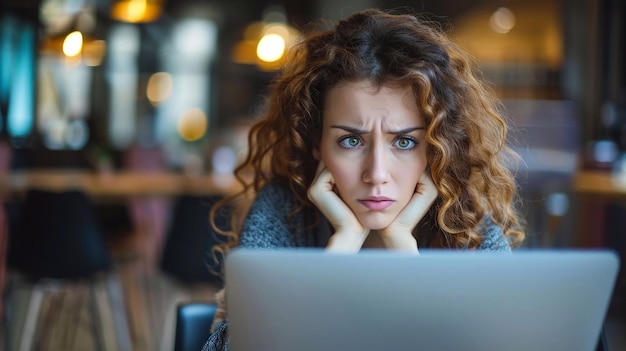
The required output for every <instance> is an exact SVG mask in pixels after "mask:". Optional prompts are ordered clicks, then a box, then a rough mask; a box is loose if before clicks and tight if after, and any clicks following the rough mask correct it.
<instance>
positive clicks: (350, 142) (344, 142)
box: [339, 135, 361, 149]
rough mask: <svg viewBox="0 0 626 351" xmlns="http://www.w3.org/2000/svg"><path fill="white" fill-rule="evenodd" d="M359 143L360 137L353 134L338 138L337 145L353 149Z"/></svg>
mask: <svg viewBox="0 0 626 351" xmlns="http://www.w3.org/2000/svg"><path fill="white" fill-rule="evenodd" d="M360 144H361V139H359V137H356V136H354V135H349V136H346V137H343V138H341V139H340V140H339V146H341V147H343V148H346V149H353V148H355V147H357V146H359V145H360Z"/></svg>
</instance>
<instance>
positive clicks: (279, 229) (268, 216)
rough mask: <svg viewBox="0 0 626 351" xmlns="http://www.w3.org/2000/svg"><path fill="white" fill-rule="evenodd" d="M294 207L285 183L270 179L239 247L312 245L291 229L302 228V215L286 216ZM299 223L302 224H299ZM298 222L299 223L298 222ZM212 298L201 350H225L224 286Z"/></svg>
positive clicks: (309, 239) (250, 214)
mask: <svg viewBox="0 0 626 351" xmlns="http://www.w3.org/2000/svg"><path fill="white" fill-rule="evenodd" d="M293 208H294V202H293V197H292V195H291V191H290V190H289V188H288V186H287V184H286V183H281V182H280V181H272V182H270V183H268V184H267V185H265V186H264V187H263V188H262V189H261V191H259V193H258V194H257V196H256V198H255V200H254V202H253V204H252V206H251V208H250V211H249V212H248V215H247V216H246V220H245V221H244V224H243V227H242V230H241V233H240V235H239V243H238V246H239V247H246V248H280V247H301V246H314V238H313V237H312V235H311V234H310V233H308V232H304V233H303V235H296V233H294V228H297V227H302V224H303V223H304V220H303V214H302V213H298V214H297V215H295V216H292V217H289V214H290V213H291V211H292V210H293ZM298 222H302V223H298ZM298 224H300V225H298ZM215 299H216V302H217V305H218V310H217V313H216V315H215V318H214V320H213V326H212V327H211V335H210V337H209V339H208V340H207V342H206V344H205V345H204V347H203V349H202V351H228V349H229V346H228V320H227V318H226V317H227V311H226V300H225V289H222V290H220V291H219V292H218V293H217V294H216V295H215Z"/></svg>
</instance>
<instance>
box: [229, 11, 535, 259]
mask: <svg viewBox="0 0 626 351" xmlns="http://www.w3.org/2000/svg"><path fill="white" fill-rule="evenodd" d="M476 67H477V65H476V64H475V62H474V61H473V59H472V58H471V57H470V56H469V55H468V54H467V53H465V52H464V51H463V50H461V49H459V48H458V47H457V46H456V45H455V44H454V43H452V42H451V41H450V40H449V39H448V38H447V36H446V35H445V33H444V32H443V31H442V30H441V29H440V28H439V27H438V26H436V25H433V24H432V23H430V22H428V21H425V20H423V19H421V18H420V17H419V16H417V15H414V14H399V13H392V12H384V11H381V10H377V9H368V10H364V11H361V12H357V13H355V14H353V15H351V16H349V17H347V18H346V19H345V20H341V21H339V22H338V23H336V24H335V26H334V27H331V28H326V29H317V30H315V31H312V32H310V33H308V34H307V35H306V36H305V37H304V39H303V40H302V41H301V42H300V43H298V44H297V45H296V46H295V47H294V48H293V50H292V51H291V52H290V55H289V57H288V59H287V60H286V64H285V66H284V67H283V68H282V71H281V73H280V75H279V76H278V77H277V78H276V79H275V80H274V81H273V83H272V85H271V93H270V95H269V99H268V104H267V106H266V111H265V114H264V118H262V119H261V120H259V121H258V122H257V123H256V124H255V125H254V126H253V127H252V128H251V130H250V134H249V152H248V155H247V158H246V160H245V162H244V163H243V164H242V165H240V166H239V167H238V168H237V170H236V172H235V174H236V176H237V179H238V180H239V181H240V182H241V183H242V184H243V186H244V190H243V191H242V192H241V193H239V194H236V195H235V196H234V197H237V196H241V195H243V194H246V193H248V192H249V191H250V190H252V191H258V190H259V189H260V188H261V187H263V185H265V184H266V183H267V182H268V181H269V180H271V179H272V178H274V177H281V178H284V179H286V180H287V181H288V183H289V186H290V189H291V191H292V192H293V195H294V197H295V199H296V203H297V204H299V206H298V208H297V209H296V211H302V210H303V209H304V208H307V207H312V206H313V204H312V203H311V202H310V201H309V200H308V199H307V189H308V187H309V186H310V184H311V183H312V181H313V179H314V176H315V170H316V167H317V161H316V160H315V159H314V157H313V149H314V147H315V146H316V145H318V144H319V140H320V138H321V127H322V112H321V111H322V106H323V104H324V96H325V94H326V92H327V91H328V90H329V89H330V88H332V87H334V86H336V85H338V84H339V83H341V82H356V81H369V82H371V83H372V84H374V85H375V86H378V87H381V86H399V87H407V88H409V89H411V91H412V93H413V96H414V97H415V103H416V104H417V106H418V108H419V110H420V112H421V113H422V115H423V116H424V120H425V122H426V128H427V129H426V141H427V161H428V165H429V168H428V169H429V170H430V172H431V176H432V179H433V181H434V183H435V186H436V187H437V189H438V191H439V198H438V200H437V201H436V203H435V204H434V205H433V207H432V208H431V211H430V212H429V216H431V218H432V221H433V222H435V223H436V224H434V225H431V227H435V232H436V233H435V234H436V235H434V236H433V237H432V240H430V244H431V246H435V247H468V248H476V247H478V246H479V245H480V243H481V236H480V234H479V229H480V224H481V222H482V221H483V218H484V217H485V216H486V215H488V216H489V217H490V218H491V219H492V221H493V222H495V223H496V224H498V225H500V226H501V227H502V228H503V231H504V235H505V236H506V237H508V239H509V241H510V243H511V245H517V244H519V243H520V242H521V241H522V240H523V238H524V233H523V232H522V230H521V219H520V218H519V216H518V214H517V212H516V206H515V205H516V201H517V184H516V181H515V178H514V176H513V174H512V172H511V171H510V169H509V167H508V166H510V164H511V163H510V161H511V160H515V159H516V156H517V155H516V154H515V153H514V152H513V151H512V150H511V149H510V148H509V147H507V145H506V137H507V130H508V127H507V123H506V120H505V118H504V116H503V115H502V114H501V113H500V107H501V106H500V103H499V101H498V100H497V99H496V97H495V94H494V93H493V92H492V91H491V90H490V89H489V88H488V87H487V86H486V85H485V84H484V83H482V82H481V81H480V80H479V79H478V78H477V77H478V75H477V72H478V71H477V68H476ZM232 199H233V197H231V198H227V199H225V202H228V201H231V200H232ZM226 234H227V235H229V237H230V244H231V245H234V244H236V242H237V232H236V230H234V231H232V232H228V233H226Z"/></svg>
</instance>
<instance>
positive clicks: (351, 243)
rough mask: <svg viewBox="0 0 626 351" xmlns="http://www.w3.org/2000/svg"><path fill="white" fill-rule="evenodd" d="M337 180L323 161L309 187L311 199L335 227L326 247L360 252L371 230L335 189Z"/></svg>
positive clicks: (334, 249)
mask: <svg viewBox="0 0 626 351" xmlns="http://www.w3.org/2000/svg"><path fill="white" fill-rule="evenodd" d="M334 185H335V181H334V179H333V176H332V174H330V171H328V168H326V165H324V162H323V161H320V163H319V165H318V167H317V174H316V176H315V179H314V180H313V183H312V184H311V186H310V187H309V191H308V197H309V200H311V201H312V202H313V204H315V206H317V208H318V209H319V210H320V211H321V212H322V214H323V215H324V216H325V217H326V219H328V221H329V222H330V224H331V225H332V226H333V228H334V229H335V233H334V234H333V235H332V236H331V237H330V240H329V241H328V245H327V246H326V249H328V250H331V251H343V252H358V251H359V250H360V249H361V246H363V242H364V241H365V239H366V238H367V235H368V233H369V230H368V229H366V228H364V227H363V225H361V223H360V222H359V220H358V219H357V218H356V216H355V215H354V213H353V212H352V210H350V208H349V207H348V205H346V203H345V202H343V200H341V198H340V197H339V196H338V195H337V193H335V191H334Z"/></svg>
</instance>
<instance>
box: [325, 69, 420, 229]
mask: <svg viewBox="0 0 626 351" xmlns="http://www.w3.org/2000/svg"><path fill="white" fill-rule="evenodd" d="M414 101H415V100H414V99H413V98H412V94H411V91H410V89H408V88H389V87H382V88H381V89H379V90H376V89H375V88H374V87H373V86H372V85H371V84H370V83H369V82H366V81H361V82H350V83H343V84H340V85H338V86H336V87H334V88H332V89H330V90H329V91H328V92H327V94H326V99H325V105H324V107H323V111H322V114H323V129H322V138H321V142H320V145H319V157H321V160H322V161H323V162H324V164H325V165H326V167H327V168H328V170H329V171H330V174H331V175H332V176H333V179H334V181H335V187H336V191H337V193H338V195H339V196H340V197H341V199H343V201H344V202H345V203H346V204H347V205H348V206H349V207H350V209H352V212H354V214H355V215H356V217H357V219H358V220H359V222H360V223H361V224H362V225H363V226H364V227H365V228H368V229H371V230H378V229H383V228H386V227H387V226H388V225H389V224H391V222H392V221H393V220H394V219H395V218H396V216H397V215H398V213H399V212H400V211H401V210H402V209H403V208H404V207H405V206H406V204H407V203H408V202H409V200H410V199H411V196H412V195H413V193H414V192H415V188H416V185H417V182H418V180H419V179H420V177H421V176H422V173H423V172H424V169H425V168H426V164H427V162H426V141H425V127H426V125H425V122H424V118H423V117H422V115H421V114H420V113H419V111H418V109H417V106H416V104H415V102H414Z"/></svg>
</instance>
